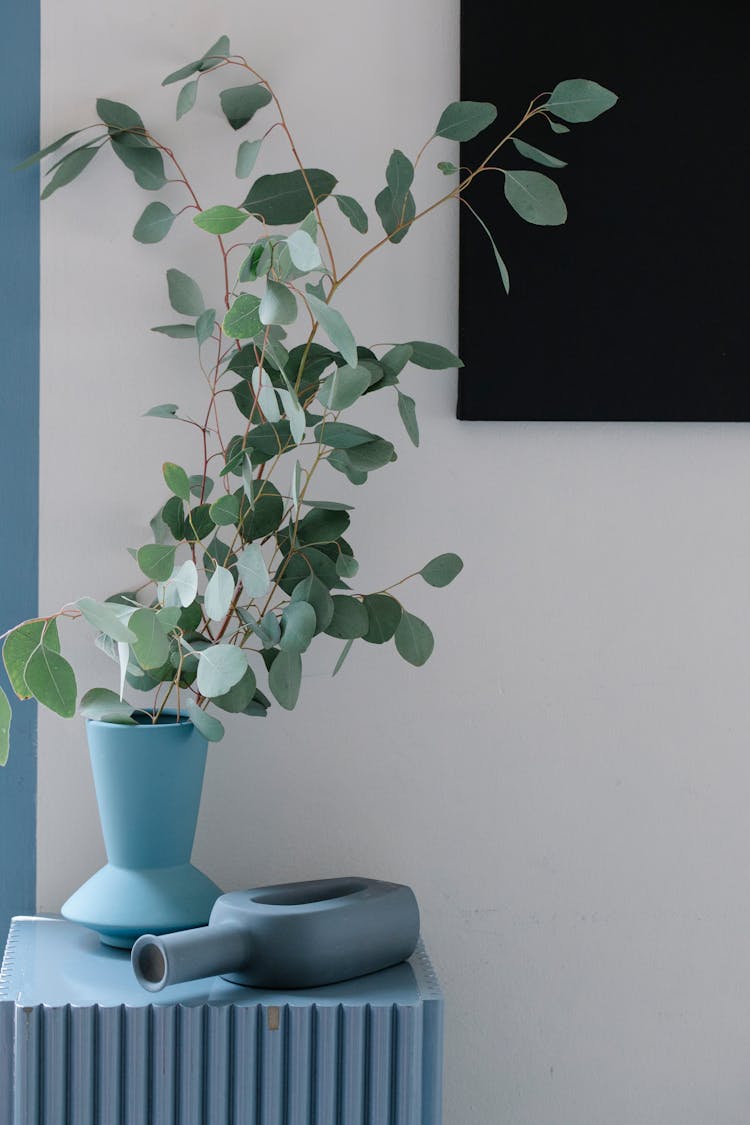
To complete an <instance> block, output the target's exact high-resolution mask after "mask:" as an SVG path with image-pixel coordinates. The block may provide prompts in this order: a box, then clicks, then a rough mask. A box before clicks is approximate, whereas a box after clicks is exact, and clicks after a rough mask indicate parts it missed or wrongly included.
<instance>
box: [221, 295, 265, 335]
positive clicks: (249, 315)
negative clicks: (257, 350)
mask: <svg viewBox="0 0 750 1125" xmlns="http://www.w3.org/2000/svg"><path fill="white" fill-rule="evenodd" d="M259 309H260V298H259V297H256V296H255V294H254V293H243V294H242V295H241V296H240V297H238V298H237V300H236V301H235V302H234V304H233V305H232V307H231V308H230V309H229V311H228V312H227V315H226V316H225V317H224V325H223V327H224V332H225V333H226V335H227V336H229V337H230V339H233V340H249V339H251V337H253V336H257V335H258V333H259V332H262V331H263V324H262V321H261V319H260V316H259Z"/></svg>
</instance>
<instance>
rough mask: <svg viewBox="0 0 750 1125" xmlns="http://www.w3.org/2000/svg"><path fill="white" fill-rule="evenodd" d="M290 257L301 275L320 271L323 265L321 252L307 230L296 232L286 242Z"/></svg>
mask: <svg viewBox="0 0 750 1125" xmlns="http://www.w3.org/2000/svg"><path fill="white" fill-rule="evenodd" d="M286 245H287V249H288V250H289V257H290V258H291V259H292V263H293V264H294V265H295V266H296V268H297V269H298V270H300V272H301V273H310V272H311V271H312V270H319V269H320V268H321V266H322V265H323V263H322V261H321V257H320V250H318V247H317V246H316V245H315V242H314V241H313V239H312V238H311V237H310V235H309V234H308V233H307V231H306V230H296V231H295V232H294V234H290V235H289V237H288V238H287V240H286Z"/></svg>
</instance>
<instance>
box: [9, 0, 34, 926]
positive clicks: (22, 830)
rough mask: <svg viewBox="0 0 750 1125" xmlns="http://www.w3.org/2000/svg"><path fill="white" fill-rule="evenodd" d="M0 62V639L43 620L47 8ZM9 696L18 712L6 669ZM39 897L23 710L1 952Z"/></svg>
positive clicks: (16, 33) (15, 9) (23, 707)
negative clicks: (35, 165) (42, 195)
mask: <svg viewBox="0 0 750 1125" xmlns="http://www.w3.org/2000/svg"><path fill="white" fill-rule="evenodd" d="M0 63H1V65H2V74H3V82H4V87H5V91H6V96H5V97H4V98H3V106H2V110H1V111H0V426H2V429H1V430H0V633H3V632H5V630H6V629H8V628H9V627H10V626H11V625H15V624H16V623H17V622H18V621H20V620H22V619H23V618H26V617H33V616H34V615H35V614H36V612H37V608H36V607H37V579H38V565H37V552H38V543H39V536H38V514H39V508H38V491H39V175H38V171H37V170H32V171H27V172H15V173H14V172H13V171H12V168H13V167H14V165H16V164H18V163H19V162H20V161H21V160H23V159H24V157H26V156H28V155H29V154H30V153H31V152H34V151H35V150H36V149H37V148H38V147H39V7H38V4H37V2H36V0H28V2H27V0H23V2H22V3H16V4H9V5H7V6H6V8H5V10H4V13H3V26H2V36H0ZM0 676H2V683H3V687H4V688H5V689H6V691H7V692H8V693H9V698H10V699H11V703H13V701H14V699H15V696H13V694H12V693H11V692H10V689H9V685H8V683H7V679H6V678H5V672H4V670H3V671H2V672H1V673H0ZM35 897H36V708H35V706H34V705H33V704H32V703H18V702H16V703H15V706H14V707H13V725H12V728H11V753H10V759H9V761H8V765H7V766H6V767H5V769H3V770H0V946H1V945H3V944H4V943H5V935H6V931H7V926H8V922H9V919H10V917H11V915H12V914H24V913H26V914H28V913H32V912H33V911H34V907H35Z"/></svg>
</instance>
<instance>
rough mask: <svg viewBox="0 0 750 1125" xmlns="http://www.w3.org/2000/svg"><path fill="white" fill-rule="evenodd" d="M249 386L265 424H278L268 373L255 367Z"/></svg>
mask: <svg viewBox="0 0 750 1125" xmlns="http://www.w3.org/2000/svg"><path fill="white" fill-rule="evenodd" d="M281 288H282V289H283V288H284V287H283V286H281ZM262 308H263V302H262V301H261V309H262ZM251 386H252V388H253V394H254V395H255V398H256V400H257V404H258V407H259V408H260V410H261V412H262V414H263V417H264V418H265V420H266V422H279V421H280V420H281V412H280V410H279V403H278V399H277V398H276V391H275V390H274V389H273V385H272V383H271V381H270V378H269V375H268V372H266V371H263V372H261V370H260V368H259V367H256V368H255V370H254V371H253V374H252V379H251Z"/></svg>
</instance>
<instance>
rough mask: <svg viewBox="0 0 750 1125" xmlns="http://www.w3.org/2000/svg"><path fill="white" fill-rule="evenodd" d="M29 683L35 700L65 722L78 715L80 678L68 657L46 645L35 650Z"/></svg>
mask: <svg viewBox="0 0 750 1125" xmlns="http://www.w3.org/2000/svg"><path fill="white" fill-rule="evenodd" d="M24 675H25V679H26V683H27V685H28V688H29V691H30V692H31V694H32V695H33V696H34V698H35V699H37V700H39V702H40V703H41V704H42V705H43V706H44V707H48V708H49V709H50V711H54V712H56V714H58V715H61V716H62V718H64V719H72V718H73V715H75V711H76V694H77V690H78V689H77V686H76V678H75V673H74V671H73V669H72V668H71V666H70V664H69V663H68V661H67V660H65V658H64V657H62V656H60V654H59V653H57V652H54V651H53V650H52V649H51V648H48V647H47V646H46V645H45V644H41V645H39V647H38V648H36V649H34V651H33V653H32V654H31V656H30V657H29V660H28V663H27V665H26V668H25V672H24Z"/></svg>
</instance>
